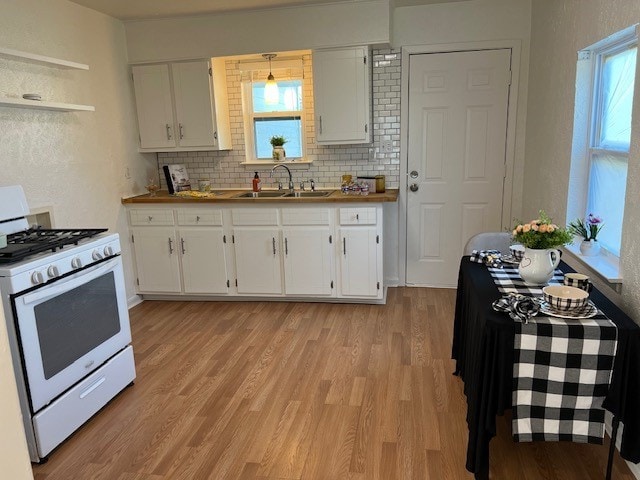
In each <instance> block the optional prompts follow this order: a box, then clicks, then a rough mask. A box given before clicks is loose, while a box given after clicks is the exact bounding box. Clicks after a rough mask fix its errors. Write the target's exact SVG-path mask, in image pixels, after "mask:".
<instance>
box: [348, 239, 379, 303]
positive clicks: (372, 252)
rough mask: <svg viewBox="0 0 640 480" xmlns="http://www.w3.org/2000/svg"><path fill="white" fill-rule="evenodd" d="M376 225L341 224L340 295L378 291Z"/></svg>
mask: <svg viewBox="0 0 640 480" xmlns="http://www.w3.org/2000/svg"><path fill="white" fill-rule="evenodd" d="M379 240H380V237H379V234H378V232H377V229H376V227H340V296H342V297H378V296H380V295H381V288H382V285H381V284H380V276H379V273H378V269H379V265H378V264H379V262H378V257H379V252H378V251H379V248H378V247H379V245H380V244H379Z"/></svg>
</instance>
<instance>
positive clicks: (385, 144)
mask: <svg viewBox="0 0 640 480" xmlns="http://www.w3.org/2000/svg"><path fill="white" fill-rule="evenodd" d="M380 150H382V151H383V152H384V153H391V152H393V141H392V140H382V141H381V142H380Z"/></svg>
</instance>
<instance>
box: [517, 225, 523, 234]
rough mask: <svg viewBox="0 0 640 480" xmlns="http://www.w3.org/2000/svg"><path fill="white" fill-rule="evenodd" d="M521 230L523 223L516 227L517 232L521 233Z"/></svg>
mask: <svg viewBox="0 0 640 480" xmlns="http://www.w3.org/2000/svg"><path fill="white" fill-rule="evenodd" d="M521 231H522V225H518V226H517V227H516V232H517V233H520V232H521Z"/></svg>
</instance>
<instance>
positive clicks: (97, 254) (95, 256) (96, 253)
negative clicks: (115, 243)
mask: <svg viewBox="0 0 640 480" xmlns="http://www.w3.org/2000/svg"><path fill="white" fill-rule="evenodd" d="M91 258H93V259H94V260H95V261H98V260H102V259H103V258H104V257H103V256H102V254H101V253H100V252H99V251H98V250H94V251H93V253H92V254H91Z"/></svg>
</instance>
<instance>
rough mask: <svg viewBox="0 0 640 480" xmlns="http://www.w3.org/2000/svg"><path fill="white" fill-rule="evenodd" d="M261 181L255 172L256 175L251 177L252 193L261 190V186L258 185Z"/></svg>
mask: <svg viewBox="0 0 640 480" xmlns="http://www.w3.org/2000/svg"><path fill="white" fill-rule="evenodd" d="M260 183H261V181H260V177H259V176H258V172H256V174H255V175H254V176H253V191H254V192H259V191H260V190H262V186H261V185H260Z"/></svg>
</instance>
